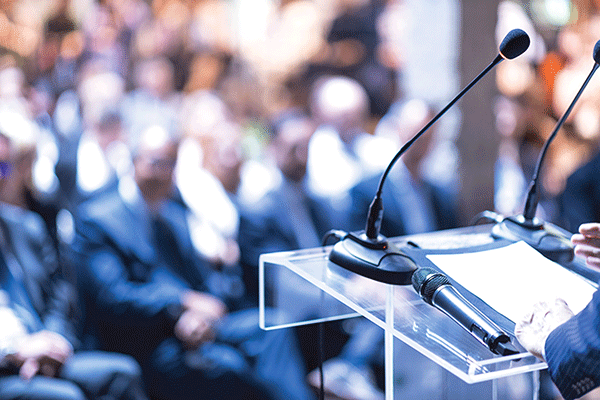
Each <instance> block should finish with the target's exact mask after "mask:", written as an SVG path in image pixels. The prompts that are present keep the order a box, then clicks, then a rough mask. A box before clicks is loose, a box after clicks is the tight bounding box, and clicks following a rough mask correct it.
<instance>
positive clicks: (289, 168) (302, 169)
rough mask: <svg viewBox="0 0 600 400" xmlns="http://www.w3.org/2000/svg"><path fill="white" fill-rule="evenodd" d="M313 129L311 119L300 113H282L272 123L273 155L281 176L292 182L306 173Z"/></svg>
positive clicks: (300, 178)
mask: <svg viewBox="0 0 600 400" xmlns="http://www.w3.org/2000/svg"><path fill="white" fill-rule="evenodd" d="M314 131H315V126H314V124H313V123H312V121H311V120H310V119H309V118H308V116H306V115H304V114H301V113H290V114H288V115H284V116H283V117H281V118H280V119H278V120H277V121H275V122H274V124H273V139H272V141H271V148H272V152H273V157H274V159H275V163H276V164H277V167H278V168H279V170H280V171H281V173H282V174H283V176H285V177H286V178H287V179H289V180H290V181H292V182H300V181H302V179H303V178H304V176H305V175H306V163H307V160H308V143H309V141H310V138H311V136H312V134H313V133H314Z"/></svg>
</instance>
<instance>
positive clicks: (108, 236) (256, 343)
mask: <svg viewBox="0 0 600 400" xmlns="http://www.w3.org/2000/svg"><path fill="white" fill-rule="evenodd" d="M177 150H178V139H177V138H175V137H174V135H173V134H172V133H171V132H169V131H167V130H166V129H164V128H161V127H158V126H153V127H149V128H147V129H146V130H144V131H143V133H142V134H141V135H140V136H139V137H138V141H137V142H136V143H134V144H132V145H131V152H132V154H133V166H134V168H133V176H130V177H124V178H122V179H121V181H120V183H119V189H118V191H116V192H115V193H111V194H107V195H106V196H104V197H100V198H97V199H94V200H92V201H90V202H88V203H86V204H83V205H82V207H81V209H80V210H79V213H78V217H79V218H78V222H77V229H76V231H77V233H76V239H75V243H74V247H75V249H76V251H77V254H78V255H80V256H81V259H80V260H81V262H80V265H81V268H80V269H81V272H82V274H81V278H80V282H81V288H82V292H83V296H84V298H85V302H86V305H87V307H88V309H89V310H90V313H89V314H88V315H90V316H91V318H90V319H89V320H88V324H87V325H88V326H89V327H90V329H89V330H88V332H89V333H90V334H93V336H94V337H95V338H96V340H97V344H98V346H100V348H103V349H110V350H118V351H121V352H124V353H127V354H131V355H133V356H134V357H135V358H136V359H137V360H138V361H139V362H140V365H141V367H142V370H143V372H144V376H145V378H146V382H147V383H148V391H149V393H150V395H151V396H153V397H156V398H159V399H185V398H210V399H295V400H306V399H310V398H311V397H312V394H311V392H310V390H309V388H308V386H307V385H306V383H305V382H304V375H303V373H302V366H301V361H300V356H299V350H298V349H297V346H296V341H295V340H294V338H293V337H291V336H290V335H289V333H288V332H287V331H286V330H275V331H263V330H261V329H260V327H259V325H258V312H257V310H256V309H244V310H241V311H231V312H230V311H229V310H230V308H229V307H228V305H227V299H221V298H219V297H217V296H215V295H213V294H212V293H210V292H209V291H208V288H207V287H206V285H205V283H206V282H207V279H208V278H209V274H210V273H211V268H210V267H209V266H208V265H207V261H206V260H205V259H203V258H202V257H200V256H199V254H198V252H197V251H195V249H194V247H193V245H192V242H191V239H190V233H189V228H188V216H189V212H190V211H189V210H188V209H187V208H186V207H185V205H184V204H183V203H182V202H181V200H180V199H176V198H174V197H177V196H175V195H174V193H173V191H174V186H173V169H174V166H175V164H176V160H177ZM267 314H268V313H267ZM268 317H269V316H268V315H267V318H268Z"/></svg>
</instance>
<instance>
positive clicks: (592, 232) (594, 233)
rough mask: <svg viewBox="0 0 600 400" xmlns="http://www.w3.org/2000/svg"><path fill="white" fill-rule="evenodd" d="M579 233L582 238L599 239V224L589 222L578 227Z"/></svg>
mask: <svg viewBox="0 0 600 400" xmlns="http://www.w3.org/2000/svg"><path fill="white" fill-rule="evenodd" d="M579 233H581V234H582V235H584V236H590V237H600V223H598V222H590V223H586V224H581V225H580V226H579Z"/></svg>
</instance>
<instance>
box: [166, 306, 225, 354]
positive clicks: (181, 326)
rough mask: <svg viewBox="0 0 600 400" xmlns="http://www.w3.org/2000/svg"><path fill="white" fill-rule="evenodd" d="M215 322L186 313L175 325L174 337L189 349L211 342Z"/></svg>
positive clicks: (202, 316)
mask: <svg viewBox="0 0 600 400" xmlns="http://www.w3.org/2000/svg"><path fill="white" fill-rule="evenodd" d="M214 323H215V320H214V319H212V318H206V316H205V315H202V314H197V313H195V312H193V311H186V312H185V313H183V314H182V315H181V317H180V318H179V320H178V321H177V323H176V324H175V336H176V337H177V338H178V339H179V340H180V341H181V342H183V343H184V344H186V346H188V347H190V348H195V347H198V346H199V345H200V344H202V343H205V342H208V341H212V340H213V339H214V337H215V330H214Z"/></svg>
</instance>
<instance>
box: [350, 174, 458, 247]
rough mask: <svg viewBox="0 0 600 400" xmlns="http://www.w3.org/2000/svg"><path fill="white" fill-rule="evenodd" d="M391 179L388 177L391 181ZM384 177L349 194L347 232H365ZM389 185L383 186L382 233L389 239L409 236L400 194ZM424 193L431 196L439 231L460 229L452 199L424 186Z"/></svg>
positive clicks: (430, 187)
mask: <svg viewBox="0 0 600 400" xmlns="http://www.w3.org/2000/svg"><path fill="white" fill-rule="evenodd" d="M389 178H390V177H389V176H388V179H389ZM380 179H381V176H380V175H379V174H378V175H375V176H372V177H369V178H366V179H365V180H363V181H361V182H359V183H358V184H357V185H356V186H354V187H353V188H352V189H351V190H350V196H351V197H352V207H351V211H350V215H349V218H348V227H347V229H348V230H351V231H357V230H363V229H365V223H366V221H367V214H368V212H369V206H370V205H371V202H372V201H373V197H374V196H375V193H376V192H377V186H378V185H379V180H380ZM393 189H394V187H393V186H392V185H391V184H390V182H389V181H386V182H385V183H384V186H383V191H382V194H381V196H382V200H383V220H382V222H381V231H380V233H381V234H382V235H384V236H387V237H390V238H391V237H396V236H402V235H406V234H408V233H409V232H407V231H406V228H405V223H404V221H402V213H401V211H400V210H401V209H400V207H401V204H400V203H399V202H398V196H399V195H398V193H395V192H394V190H393ZM424 190H425V192H426V193H428V194H429V199H430V202H431V206H432V209H433V213H434V219H435V223H436V224H437V227H436V229H437V230H440V229H450V228H456V227H457V224H458V222H457V211H456V206H455V203H454V201H453V200H452V198H451V196H449V195H448V194H447V193H445V192H444V191H443V190H442V189H440V188H438V187H436V186H434V185H432V184H430V183H427V182H425V183H424Z"/></svg>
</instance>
